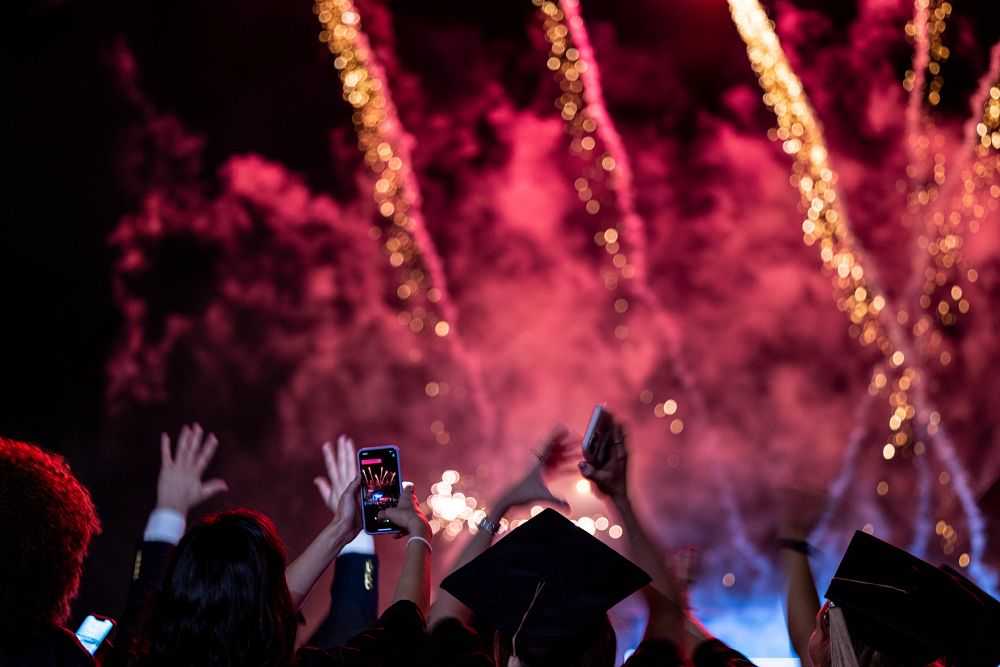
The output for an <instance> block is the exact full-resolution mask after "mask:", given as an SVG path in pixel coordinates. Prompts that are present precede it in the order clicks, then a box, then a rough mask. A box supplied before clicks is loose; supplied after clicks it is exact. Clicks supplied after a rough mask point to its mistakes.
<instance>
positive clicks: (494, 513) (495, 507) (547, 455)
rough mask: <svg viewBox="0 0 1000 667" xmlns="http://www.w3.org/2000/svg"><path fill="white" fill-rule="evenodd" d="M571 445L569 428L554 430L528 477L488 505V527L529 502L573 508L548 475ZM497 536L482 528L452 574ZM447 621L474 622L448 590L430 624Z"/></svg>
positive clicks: (436, 603)
mask: <svg viewBox="0 0 1000 667" xmlns="http://www.w3.org/2000/svg"><path fill="white" fill-rule="evenodd" d="M569 444H570V441H569V433H568V432H567V431H566V429H565V427H563V426H562V425H559V426H556V427H555V428H553V430H552V432H551V433H550V434H549V435H548V437H547V438H546V439H545V442H544V445H543V446H542V448H541V451H539V452H538V453H537V454H536V457H537V458H538V462H537V463H536V464H535V465H533V466H532V467H531V468H530V469H529V470H528V473H527V474H526V475H525V476H524V477H522V478H521V479H520V480H518V481H517V482H516V483H514V485H513V486H511V487H509V488H507V489H506V490H504V491H503V492H502V493H501V494H500V495H499V496H498V497H497V499H496V501H495V502H493V503H492V504H491V505H487V507H490V508H491V509H490V511H489V513H488V514H487V517H486V521H484V524H486V525H488V526H493V527H497V526H499V524H500V519H502V518H503V516H504V515H505V514H506V513H507V512H508V511H510V510H511V509H512V508H514V507H520V506H522V505H527V504H529V503H535V502H540V503H551V504H553V505H556V506H558V507H562V508H567V507H569V505H568V504H567V503H566V501H565V500H561V499H559V498H556V497H555V496H554V495H552V492H551V491H549V489H548V487H547V486H546V485H545V476H546V475H548V474H552V473H554V472H556V471H557V470H558V469H559V468H560V467H561V466H562V465H563V464H564V463H566V462H567V461H568V460H569V458H570V455H569ZM495 536H496V530H495V529H494V530H483V529H480V530H479V532H477V533H476V534H475V535H473V536H472V538H471V539H470V540H469V542H468V544H467V545H466V546H465V549H464V550H463V551H462V553H461V554H459V556H458V559H457V560H456V561H455V562H454V564H453V565H452V566H451V569H450V571H451V572H454V571H455V570H457V569H458V568H460V567H462V566H463V565H465V564H466V563H468V562H469V561H471V560H473V559H474V558H475V557H476V556H478V555H479V554H481V553H483V552H484V551H486V550H487V549H488V548H489V547H490V545H491V544H492V543H493V538H494V537H495ZM445 618H457V619H458V620H460V621H462V622H463V623H468V622H469V621H470V620H472V611H471V610H470V609H469V608H468V607H466V606H465V605H464V604H462V603H461V602H459V601H458V599H456V598H455V597H454V596H453V595H451V594H450V593H448V592H447V591H444V590H441V589H438V593H437V599H435V601H434V606H432V607H431V617H430V625H431V626H432V627H433V626H434V625H435V624H436V623H437V622H438V621H441V620H443V619H445Z"/></svg>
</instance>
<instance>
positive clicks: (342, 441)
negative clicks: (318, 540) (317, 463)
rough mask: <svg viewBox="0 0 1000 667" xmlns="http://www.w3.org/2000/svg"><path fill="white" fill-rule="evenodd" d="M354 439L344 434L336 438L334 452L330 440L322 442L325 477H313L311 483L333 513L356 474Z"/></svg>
mask: <svg viewBox="0 0 1000 667" xmlns="http://www.w3.org/2000/svg"><path fill="white" fill-rule="evenodd" d="M354 451H355V450H354V441H353V440H352V439H351V438H349V437H347V436H346V435H341V436H340V437H338V438H337V450H336V455H335V454H334V448H333V443H332V442H325V443H323V461H324V463H326V477H323V476H322V475H320V476H318V477H316V478H315V479H313V484H315V485H316V488H317V489H318V490H319V495H320V497H322V498H323V502H324V503H326V506H327V507H329V508H330V510H331V511H333V512H334V513H336V512H337V506H338V504H339V503H340V497H341V496H342V495H343V493H344V490H345V489H346V488H347V487H348V485H350V483H351V481H352V480H353V479H354V478H355V476H356V475H357V470H356V468H355V463H354Z"/></svg>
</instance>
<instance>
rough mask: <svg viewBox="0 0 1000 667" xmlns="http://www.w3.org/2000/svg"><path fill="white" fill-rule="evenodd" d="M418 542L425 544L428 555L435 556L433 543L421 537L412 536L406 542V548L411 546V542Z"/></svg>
mask: <svg viewBox="0 0 1000 667" xmlns="http://www.w3.org/2000/svg"><path fill="white" fill-rule="evenodd" d="M413 540H416V541H417V542H423V543H424V545H426V547H427V553H428V554H430V555H433V554H434V547H432V546H431V541H430V540H428V539H427V538H426V537H420V536H419V535H410V539H408V540H406V546H410V542H412V541H413Z"/></svg>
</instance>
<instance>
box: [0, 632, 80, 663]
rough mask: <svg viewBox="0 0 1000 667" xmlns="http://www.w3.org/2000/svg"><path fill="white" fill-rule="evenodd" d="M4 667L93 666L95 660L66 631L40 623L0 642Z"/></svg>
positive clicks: (0, 659) (0, 652) (73, 636)
mask: <svg viewBox="0 0 1000 667" xmlns="http://www.w3.org/2000/svg"><path fill="white" fill-rule="evenodd" d="M0 665H3V667H94V659H93V658H92V657H91V656H90V654H89V653H87V649H85V648H83V645H81V644H80V642H79V641H77V639H76V635H74V634H73V633H72V632H70V631H69V630H66V629H65V628H60V627H57V626H54V625H49V624H39V625H37V626H35V627H34V628H31V629H30V630H29V631H27V632H24V633H19V634H18V635H17V636H12V637H5V638H4V639H3V641H2V642H0Z"/></svg>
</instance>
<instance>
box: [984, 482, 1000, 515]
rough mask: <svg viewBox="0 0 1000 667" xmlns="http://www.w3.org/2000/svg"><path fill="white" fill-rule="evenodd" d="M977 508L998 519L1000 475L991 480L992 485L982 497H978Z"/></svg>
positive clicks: (999, 509) (999, 512)
mask: <svg viewBox="0 0 1000 667" xmlns="http://www.w3.org/2000/svg"><path fill="white" fill-rule="evenodd" d="M979 509H981V510H982V511H983V512H984V513H986V514H988V515H989V516H991V517H993V518H994V519H996V520H997V521H1000V477H998V478H997V480H996V481H995V482H993V486H991V487H990V488H988V489H987V490H986V493H984V494H983V497H982V498H980V499H979Z"/></svg>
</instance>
